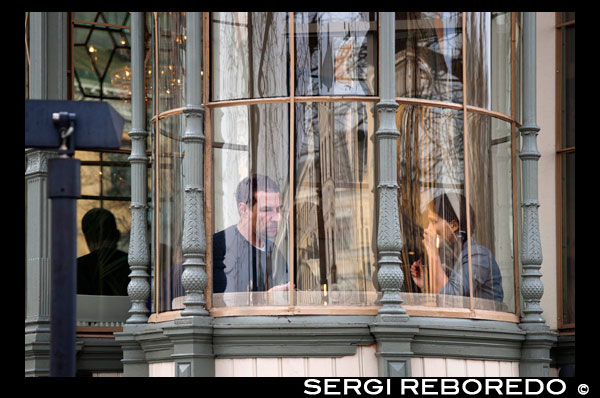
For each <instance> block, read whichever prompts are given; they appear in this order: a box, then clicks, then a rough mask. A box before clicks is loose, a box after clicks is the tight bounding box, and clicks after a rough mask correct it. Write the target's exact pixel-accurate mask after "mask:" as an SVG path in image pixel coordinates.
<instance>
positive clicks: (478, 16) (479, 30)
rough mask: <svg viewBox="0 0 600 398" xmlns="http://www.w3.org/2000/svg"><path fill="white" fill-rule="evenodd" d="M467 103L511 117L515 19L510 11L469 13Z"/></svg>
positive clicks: (467, 27) (467, 33) (467, 16)
mask: <svg viewBox="0 0 600 398" xmlns="http://www.w3.org/2000/svg"><path fill="white" fill-rule="evenodd" d="M466 19H467V26H466V35H467V48H466V53H467V54H466V57H467V102H468V104H469V105H474V106H477V107H480V108H484V109H490V110H494V111H497V112H501V113H504V114H506V115H510V114H511V16H510V13H508V12H469V13H467V15H466Z"/></svg>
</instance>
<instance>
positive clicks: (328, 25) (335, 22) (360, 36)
mask: <svg viewBox="0 0 600 398" xmlns="http://www.w3.org/2000/svg"><path fill="white" fill-rule="evenodd" d="M294 19H295V51H296V53H295V59H296V65H295V69H296V76H295V78H296V95H299V96H303V95H376V92H377V86H376V83H377V82H376V74H377V13H375V12H299V13H295V14H294Z"/></svg>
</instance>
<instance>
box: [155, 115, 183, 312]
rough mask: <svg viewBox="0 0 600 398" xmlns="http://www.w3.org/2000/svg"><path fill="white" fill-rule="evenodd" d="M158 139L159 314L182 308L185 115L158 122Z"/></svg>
mask: <svg viewBox="0 0 600 398" xmlns="http://www.w3.org/2000/svg"><path fill="white" fill-rule="evenodd" d="M158 127H159V133H158V136H157V139H158V143H157V150H158V159H159V163H158V165H157V167H158V181H157V182H158V192H157V195H156V196H157V197H156V198H155V200H156V202H157V204H158V208H159V209H160V211H159V212H158V220H157V223H156V228H157V229H158V247H157V255H158V258H157V261H158V264H159V266H160V282H159V284H160V289H161V291H160V298H161V302H160V303H159V306H158V310H159V311H169V310H175V309H182V308H183V305H182V303H183V300H184V299H183V296H184V291H183V286H182V285H181V274H182V272H183V254H182V251H181V237H182V231H183V141H182V137H183V132H184V122H183V116H182V115H176V116H172V117H168V118H165V119H161V120H160V121H159V126H158Z"/></svg>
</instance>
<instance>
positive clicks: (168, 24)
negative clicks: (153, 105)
mask: <svg viewBox="0 0 600 398" xmlns="http://www.w3.org/2000/svg"><path fill="white" fill-rule="evenodd" d="M158 35H159V37H158V46H159V52H158V65H157V67H156V68H155V69H154V71H153V72H152V73H156V74H157V78H158V88H157V89H158V112H159V113H162V112H165V111H167V110H170V109H175V108H180V107H182V106H184V104H185V97H184V95H185V93H184V88H185V83H184V79H185V13H181V12H163V13H159V15H158Z"/></svg>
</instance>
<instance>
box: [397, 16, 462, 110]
mask: <svg viewBox="0 0 600 398" xmlns="http://www.w3.org/2000/svg"><path fill="white" fill-rule="evenodd" d="M462 42H463V37H462V13H460V12H397V13H396V41H395V52H396V54H395V57H396V64H395V65H396V95H397V96H399V97H410V98H423V99H431V100H437V101H449V102H454V103H462V97H463V93H462V91H463V87H462V80H463V78H462V71H463V69H462V68H463V60H462Z"/></svg>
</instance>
